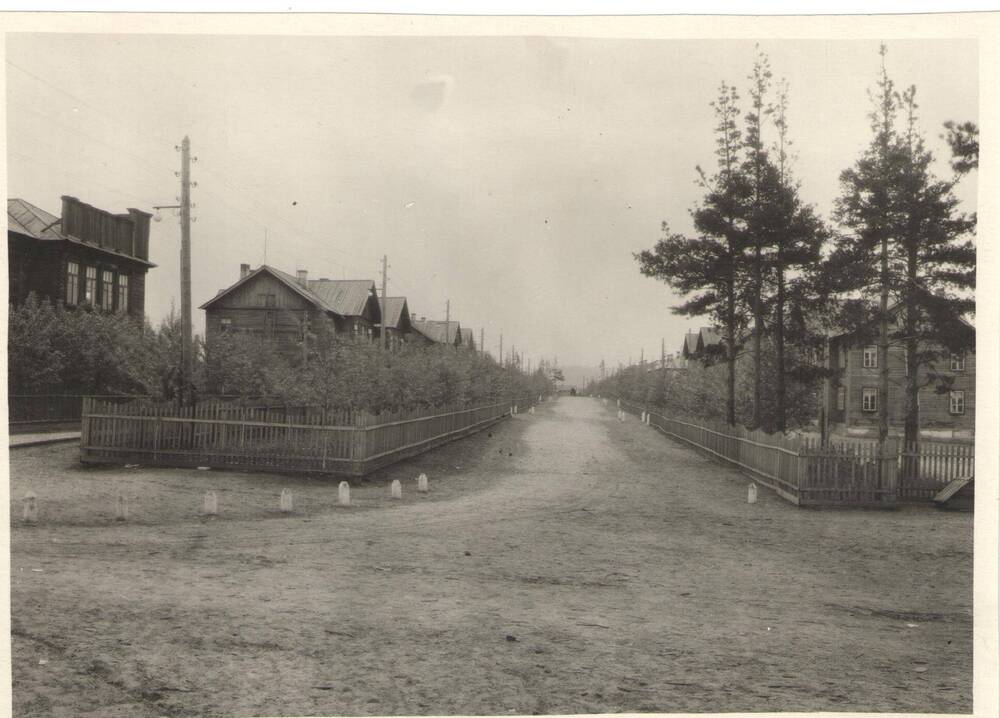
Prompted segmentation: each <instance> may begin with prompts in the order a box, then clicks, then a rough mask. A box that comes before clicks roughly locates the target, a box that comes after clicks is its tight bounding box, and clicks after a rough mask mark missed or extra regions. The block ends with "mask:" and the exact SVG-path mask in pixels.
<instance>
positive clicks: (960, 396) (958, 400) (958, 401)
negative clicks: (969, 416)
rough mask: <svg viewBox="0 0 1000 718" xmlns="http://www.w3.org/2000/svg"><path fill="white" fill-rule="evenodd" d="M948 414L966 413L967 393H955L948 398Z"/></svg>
mask: <svg viewBox="0 0 1000 718" xmlns="http://www.w3.org/2000/svg"><path fill="white" fill-rule="evenodd" d="M948 412H949V413H950V414H964V413H965V392H964V391H953V392H951V393H950V394H949V396H948Z"/></svg>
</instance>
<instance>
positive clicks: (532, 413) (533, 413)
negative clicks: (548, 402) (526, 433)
mask: <svg viewBox="0 0 1000 718" xmlns="http://www.w3.org/2000/svg"><path fill="white" fill-rule="evenodd" d="M528 413H529V414H531V415H532V416H534V415H535V407H531V408H530V409H528Z"/></svg>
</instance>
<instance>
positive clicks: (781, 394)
mask: <svg viewBox="0 0 1000 718" xmlns="http://www.w3.org/2000/svg"><path fill="white" fill-rule="evenodd" d="M777 272H778V297H777V308H776V314H775V322H776V326H775V343H776V345H777V346H776V348H775V350H776V353H777V363H778V377H777V378H778V386H777V394H778V396H777V404H778V407H777V412H776V413H777V415H776V416H775V429H776V430H777V431H781V432H783V431H784V430H785V428H786V426H787V420H786V417H785V414H786V412H787V409H786V406H785V404H786V397H785V393H786V387H785V270H784V265H782V257H781V249H780V248H779V249H778V266H777Z"/></svg>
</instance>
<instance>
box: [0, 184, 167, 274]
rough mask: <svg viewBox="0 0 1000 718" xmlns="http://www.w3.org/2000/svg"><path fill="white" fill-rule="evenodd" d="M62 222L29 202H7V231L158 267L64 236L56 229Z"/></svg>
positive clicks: (13, 200) (13, 199)
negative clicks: (74, 245) (67, 243)
mask: <svg viewBox="0 0 1000 718" xmlns="http://www.w3.org/2000/svg"><path fill="white" fill-rule="evenodd" d="M61 222H62V219H61V218H59V217H57V216H56V215H54V214H52V213H51V212H46V211H45V210H44V209H42V208H41V207H36V206H35V205H33V204H31V202H28V201H27V200H23V199H19V198H17V197H14V198H11V199H8V200H7V231H9V232H17V233H18V234H23V235H25V236H26V237H32V238H34V239H38V240H42V241H55V242H69V243H71V244H77V245H80V246H82V247H87V248H88V249H90V250H93V251H95V252H102V253H104V254H108V255H110V256H112V257H116V258H120V259H127V260H129V261H132V262H137V263H139V264H143V265H145V266H147V267H155V266H156V265H155V264H153V263H152V262H150V261H148V260H145V259H139V258H138V257H134V256H132V255H131V254H122V253H121V252H116V251H114V250H111V249H107V248H106V247H99V246H97V245H96V244H92V243H91V242H85V241H83V240H82V239H80V238H79V237H74V236H73V235H71V234H64V233H63V232H61V231H60V230H57V229H56V227H59V226H60V224H61Z"/></svg>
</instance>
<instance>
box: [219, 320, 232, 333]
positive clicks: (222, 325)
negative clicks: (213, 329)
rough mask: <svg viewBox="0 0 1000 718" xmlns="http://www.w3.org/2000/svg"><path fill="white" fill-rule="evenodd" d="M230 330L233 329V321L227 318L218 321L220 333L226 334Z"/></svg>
mask: <svg viewBox="0 0 1000 718" xmlns="http://www.w3.org/2000/svg"><path fill="white" fill-rule="evenodd" d="M232 328H233V320H232V319H230V318H229V317H223V318H222V319H220V320H219V329H221V330H222V331H224V332H228V331H229V330H230V329H232Z"/></svg>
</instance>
